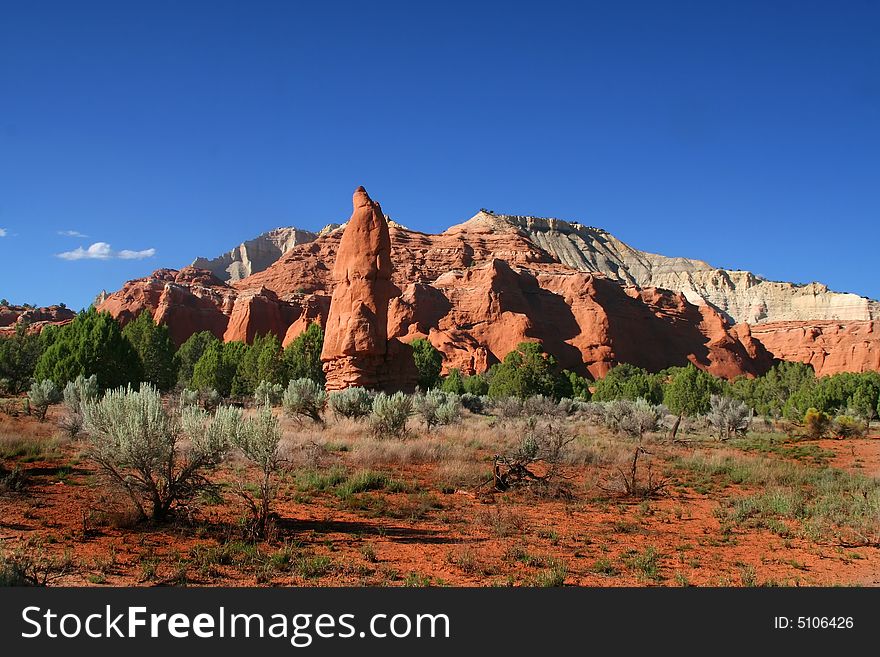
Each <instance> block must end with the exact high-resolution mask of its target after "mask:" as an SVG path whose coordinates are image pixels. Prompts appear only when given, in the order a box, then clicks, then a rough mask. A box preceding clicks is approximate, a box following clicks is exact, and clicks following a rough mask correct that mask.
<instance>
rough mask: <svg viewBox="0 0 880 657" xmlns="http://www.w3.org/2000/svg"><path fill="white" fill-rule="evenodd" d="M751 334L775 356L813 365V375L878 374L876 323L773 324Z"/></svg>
mask: <svg viewBox="0 0 880 657" xmlns="http://www.w3.org/2000/svg"><path fill="white" fill-rule="evenodd" d="M751 329H752V335H753V336H754V337H755V338H756V339H758V340H760V341H761V343H762V344H764V346H765V347H767V349H768V350H769V351H770V352H771V353H772V354H773V355H774V356H775V357H776V358H779V359H782V360H791V361H800V362H802V363H809V364H810V365H812V366H813V369H814V370H815V371H816V375H817V376H825V375H828V374H837V373H839V372H865V371H868V370H878V371H880V322H878V321H868V322H835V321H813V322H774V323H770V324H758V325H757V326H752V327H751Z"/></svg>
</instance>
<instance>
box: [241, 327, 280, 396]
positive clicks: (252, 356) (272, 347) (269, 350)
mask: <svg viewBox="0 0 880 657" xmlns="http://www.w3.org/2000/svg"><path fill="white" fill-rule="evenodd" d="M284 369H285V368H284V364H283V361H282V351H281V343H280V342H279V341H278V338H276V337H275V336H274V335H273V334H271V333H270V334H268V335H263V336H261V335H258V336H257V337H256V338H254V341H253V343H252V344H250V345H248V346H246V347H245V348H244V349H243V351H242V354H241V359H240V361H239V363H238V366H237V368H236V370H235V377H234V378H233V382H232V394H233V395H239V396H242V397H248V396H252V395H253V394H254V393H255V392H256V390H257V386H259V385H260V383H261V382H262V381H267V382H269V383H279V384H280V383H282V381H287V379H286V378H284Z"/></svg>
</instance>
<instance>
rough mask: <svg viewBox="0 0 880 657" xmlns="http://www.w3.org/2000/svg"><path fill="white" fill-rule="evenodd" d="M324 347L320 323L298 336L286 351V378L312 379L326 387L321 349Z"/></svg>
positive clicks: (313, 324)
mask: <svg viewBox="0 0 880 657" xmlns="http://www.w3.org/2000/svg"><path fill="white" fill-rule="evenodd" d="M323 346H324V329H322V328H321V325H320V324H318V323H316V322H315V323H312V324H309V326H308V328H307V329H306V330H305V331H303V332H302V333H300V334H299V335H298V336H296V337H295V338H294V339H293V341H292V342H291V343H290V344H289V345H287V348H286V349H285V350H284V356H283V357H282V361H283V364H284V376H285V377H286V378H287V379H288V380H290V379H311V380H312V381H314V382H315V383H319V384H321V385H324V370H323V366H322V363H321V349H322V348H323Z"/></svg>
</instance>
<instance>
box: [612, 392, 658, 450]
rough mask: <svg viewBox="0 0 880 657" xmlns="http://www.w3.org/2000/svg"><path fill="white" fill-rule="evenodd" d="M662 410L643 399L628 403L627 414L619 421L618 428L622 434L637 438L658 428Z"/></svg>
mask: <svg viewBox="0 0 880 657" xmlns="http://www.w3.org/2000/svg"><path fill="white" fill-rule="evenodd" d="M662 415H663V410H662V409H661V408H660V407H659V406H655V405H654V404H651V403H649V402H647V401H645V400H644V399H641V398H640V399H637V400H636V401H634V402H630V404H629V408H628V411H627V413H625V414H624V416H623V417H622V418H621V419H620V421H619V423H618V428H619V430H620V431H622V432H623V433H625V434H627V435H629V436H632V437H634V438H638V439H639V440H641V438H642V436H644V435H645V434H646V433H649V432H651V431H657V429H658V428H659V427H660V418H661V417H662Z"/></svg>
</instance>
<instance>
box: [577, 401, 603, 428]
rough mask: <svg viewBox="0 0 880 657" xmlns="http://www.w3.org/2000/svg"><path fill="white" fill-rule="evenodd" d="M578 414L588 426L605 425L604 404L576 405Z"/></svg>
mask: <svg viewBox="0 0 880 657" xmlns="http://www.w3.org/2000/svg"><path fill="white" fill-rule="evenodd" d="M578 412H580V413H581V415H582V416H583V418H584V419H585V420H586V421H587V422H589V423H590V424H604V423H605V404H603V403H602V402H592V401H591V402H582V403H580V404H579V405H578Z"/></svg>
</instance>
